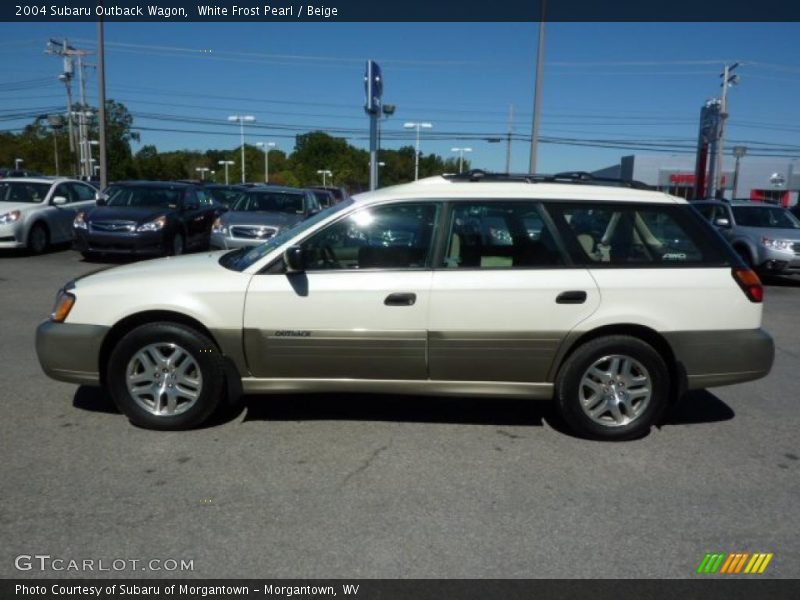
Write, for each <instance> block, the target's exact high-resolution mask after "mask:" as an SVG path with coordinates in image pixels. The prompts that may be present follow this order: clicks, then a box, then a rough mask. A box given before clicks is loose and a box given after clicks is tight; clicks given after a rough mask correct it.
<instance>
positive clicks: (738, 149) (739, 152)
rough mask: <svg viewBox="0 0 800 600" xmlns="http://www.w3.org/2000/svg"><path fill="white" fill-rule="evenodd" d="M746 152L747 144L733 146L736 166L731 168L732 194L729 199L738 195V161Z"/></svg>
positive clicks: (733, 198)
mask: <svg viewBox="0 0 800 600" xmlns="http://www.w3.org/2000/svg"><path fill="white" fill-rule="evenodd" d="M745 154H747V146H734V147H733V155H734V156H735V157H736V167H735V168H734V169H733V196H732V197H731V200H736V197H737V196H738V195H739V161H740V160H741V159H742V157H743V156H744V155H745Z"/></svg>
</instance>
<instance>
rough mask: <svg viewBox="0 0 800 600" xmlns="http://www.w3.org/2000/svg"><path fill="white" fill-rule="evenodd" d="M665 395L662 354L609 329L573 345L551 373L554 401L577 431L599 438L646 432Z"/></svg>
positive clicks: (666, 373)
mask: <svg viewBox="0 0 800 600" xmlns="http://www.w3.org/2000/svg"><path fill="white" fill-rule="evenodd" d="M668 397H669V371H668V369H667V365H666V363H665V362H664V359H663V358H662V356H661V355H660V354H659V353H658V352H657V351H656V350H655V349H654V348H653V347H652V346H651V345H650V344H648V343H646V342H644V341H643V340H641V339H639V338H635V337H632V336H625V335H613V336H606V337H600V338H596V339H594V340H590V341H589V342H586V343H585V344H583V345H581V346H580V347H578V348H577V349H576V350H575V352H573V353H572V354H571V355H570V357H569V358H568V359H567V360H566V361H565V363H564V364H563V365H562V367H561V369H560V371H559V374H558V377H557V378H556V404H557V408H558V411H559V413H560V415H561V416H562V418H563V419H564V420H565V421H566V423H567V424H568V425H569V426H570V427H571V428H572V429H573V430H574V431H575V432H576V433H578V434H580V435H583V436H586V437H590V438H594V439H603V440H628V439H634V438H638V437H641V436H643V435H646V434H647V433H648V432H649V431H650V428H651V427H652V426H653V424H655V423H656V422H657V421H658V419H659V418H660V416H661V414H662V412H663V410H664V408H665V406H666V405H667V400H668Z"/></svg>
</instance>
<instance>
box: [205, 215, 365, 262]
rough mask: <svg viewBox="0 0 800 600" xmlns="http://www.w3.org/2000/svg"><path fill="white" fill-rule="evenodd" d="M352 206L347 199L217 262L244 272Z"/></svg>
mask: <svg viewBox="0 0 800 600" xmlns="http://www.w3.org/2000/svg"><path fill="white" fill-rule="evenodd" d="M352 204H353V200H351V199H349V200H346V201H345V202H340V203H339V204H337V205H335V206H331V207H330V208H326V209H325V210H323V211H320V212H318V213H317V214H315V215H314V216H313V217H310V218H308V219H305V220H304V221H299V222H298V223H296V224H295V225H293V226H292V227H288V228H286V229H283V230H282V231H281V232H280V233H278V234H277V235H276V236H274V237H272V238H270V239H269V240H268V241H266V242H264V243H263V244H260V245H258V246H253V247H251V248H239V249H238V250H233V251H232V252H228V253H227V254H225V255H223V256H222V258H221V259H220V261H219V264H221V265H222V266H223V267H225V268H226V269H231V270H232V271H244V270H245V269H247V268H248V267H250V266H251V265H252V264H254V263H255V262H257V261H259V260H261V259H262V258H264V257H265V256H266V255H267V254H269V253H270V252H272V251H273V250H275V248H278V247H279V246H281V245H282V244H285V243H286V242H287V241H289V240H290V239H292V238H293V237H294V236H296V235H299V234H301V233H303V232H304V231H306V230H307V229H310V228H312V227H314V226H315V225H316V224H317V223H319V222H320V221H324V220H325V219H327V218H328V217H330V216H331V215H334V214H336V213H338V212H339V211H341V210H344V209H345V208H347V207H348V206H351V205H352Z"/></svg>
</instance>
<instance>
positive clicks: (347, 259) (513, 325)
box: [36, 172, 774, 439]
mask: <svg viewBox="0 0 800 600" xmlns="http://www.w3.org/2000/svg"><path fill="white" fill-rule="evenodd" d="M565 180H566V182H565ZM596 183H597V182H594V181H591V180H587V179H586V178H585V177H574V176H569V177H565V178H543V177H538V176H537V177H524V178H514V177H501V176H491V175H487V174H483V173H480V172H472V173H469V174H467V175H465V176H451V177H434V178H430V179H425V180H421V181H419V182H416V183H411V184H407V185H401V186H396V187H391V188H386V189H382V190H379V191H376V192H371V193H367V194H362V195H359V196H356V197H355V198H353V199H349V200H346V201H344V202H342V203H340V204H337V205H335V206H333V207H331V208H329V209H327V210H325V211H323V212H321V213H319V214H317V215H314V216H313V217H311V218H309V219H306V220H304V221H301V222H299V223H298V224H296V225H295V226H294V227H293V228H291V229H286V230H284V231H282V232H281V233H280V234H278V235H276V236H275V237H273V238H271V239H270V240H269V241H267V242H265V243H264V244H262V245H259V246H256V247H254V248H250V249H247V248H242V249H238V250H233V251H229V252H224V251H223V252H212V253H204V254H200V255H193V256H182V257H175V258H167V259H161V260H156V261H150V262H146V263H139V264H133V265H127V266H121V267H116V268H113V269H109V270H106V271H103V272H101V273H96V274H93V275H90V276H87V277H83V278H80V279H78V280H76V281H74V282H71V283H69V284H68V285H67V286H66V287H64V288H63V289H62V290H61V291H60V292H59V294H58V296H57V300H56V305H55V309H54V312H53V314H52V315H51V317H50V319H49V320H48V321H46V322H44V323H43V324H42V325H41V326H40V327H39V329H38V332H37V341H36V346H37V351H38V355H39V360H40V362H41V364H42V366H43V368H44V370H45V372H46V373H47V374H48V375H49V376H51V377H53V378H55V379H58V380H62V381H68V382H74V383H80V384H89V385H104V386H106V387H107V388H108V390H109V391H110V393H111V395H112V397H113V398H114V400H115V401H116V403H117V405H118V406H119V408H120V409H121V410H122V411H123V412H124V413H125V414H126V415H127V416H128V418H129V419H130V420H131V421H132V422H134V423H136V424H138V425H141V426H144V427H149V428H153V429H185V428H190V427H194V426H197V425H199V424H200V423H202V422H203V421H204V420H206V419H207V418H208V417H209V416H210V415H211V414H212V413H213V412H214V411H215V410H216V409H217V408H218V407H220V406H221V403H223V398H224V397H225V390H226V388H227V389H228V391H229V392H230V391H231V390H235V389H237V388H238V389H241V390H242V391H243V392H244V393H268V392H280V393H287V392H310V391H313V392H333V391H336V392H368V393H375V394H378V393H382V392H391V393H403V394H431V395H455V396H470V395H488V396H514V397H522V398H531V399H538V400H549V401H553V402H555V404H556V406H557V408H558V410H559V412H560V414H561V415H562V416H563V418H564V419H565V421H566V422H567V423H568V424H569V425H570V426H571V427H572V428H573V429H574V430H575V431H576V432H578V433H580V434H582V435H586V436H590V437H595V438H603V439H629V438H632V437H636V436H640V435H643V434H645V433H646V432H647V431H649V429H650V427H651V426H652V425H653V424H655V423H657V422H658V420H659V418H660V416H661V415H662V413H663V411H664V409H665V408H666V407H667V406H668V405H669V404H670V402H672V401H673V400H674V399H675V398H677V397H678V396H680V395H681V394H682V393H683V392H684V390H686V389H693V388H703V387H707V386H719V385H727V384H732V383H737V382H742V381H748V380H753V379H758V378H760V377H764V376H765V375H767V373H768V372H769V370H770V368H771V366H772V361H773V355H774V347H773V342H772V338H771V337H770V336H769V335H768V334H767V333H766V332H765V331H764V330H762V329H761V313H762V304H761V302H762V296H763V291H762V287H761V283H760V281H759V280H758V277H757V276H756V275H755V274H754V273H753V272H752V271H751V270H749V269H748V268H746V267H745V266H744V264H743V263H742V262H741V260H740V259H739V257H737V256H736V255H735V253H733V252H732V250H731V249H730V247H729V246H728V245H727V244H726V243H725V242H724V241H723V240H722V238H720V237H719V235H718V234H717V233H716V232H715V231H714V229H713V228H712V227H711V226H710V225H709V224H708V223H706V222H705V221H704V219H703V218H702V217H701V216H700V215H699V214H698V213H696V212H695V211H694V209H692V208H691V207H690V206H688V205H687V204H686V202H685V201H683V200H682V199H679V198H675V197H672V196H668V195H665V194H663V193H660V192H653V191H647V190H643V189H638V188H637V187H636V186H632V187H626V186H620V185H617V186H611V185H596ZM375 401H376V402H380V399H379V398H376V400H375Z"/></svg>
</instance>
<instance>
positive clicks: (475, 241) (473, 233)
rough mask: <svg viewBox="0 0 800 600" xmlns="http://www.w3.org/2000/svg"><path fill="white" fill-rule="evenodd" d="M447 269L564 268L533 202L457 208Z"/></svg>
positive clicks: (480, 204) (445, 259) (451, 223)
mask: <svg viewBox="0 0 800 600" xmlns="http://www.w3.org/2000/svg"><path fill="white" fill-rule="evenodd" d="M443 263H444V264H443V266H444V267H448V268H473V269H474V268H514V267H516V268H531V267H546V266H553V265H561V264H564V260H563V257H562V255H561V253H560V252H559V250H558V247H557V246H556V243H555V240H554V238H553V236H552V234H551V232H550V230H549V229H547V227H545V225H544V222H543V221H542V219H541V216H540V215H539V212H538V209H537V206H536V203H533V202H474V203H473V202H469V203H458V204H455V205H454V207H453V213H452V216H451V219H450V226H449V229H448V238H447V250H446V252H445V256H444V261H443Z"/></svg>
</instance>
